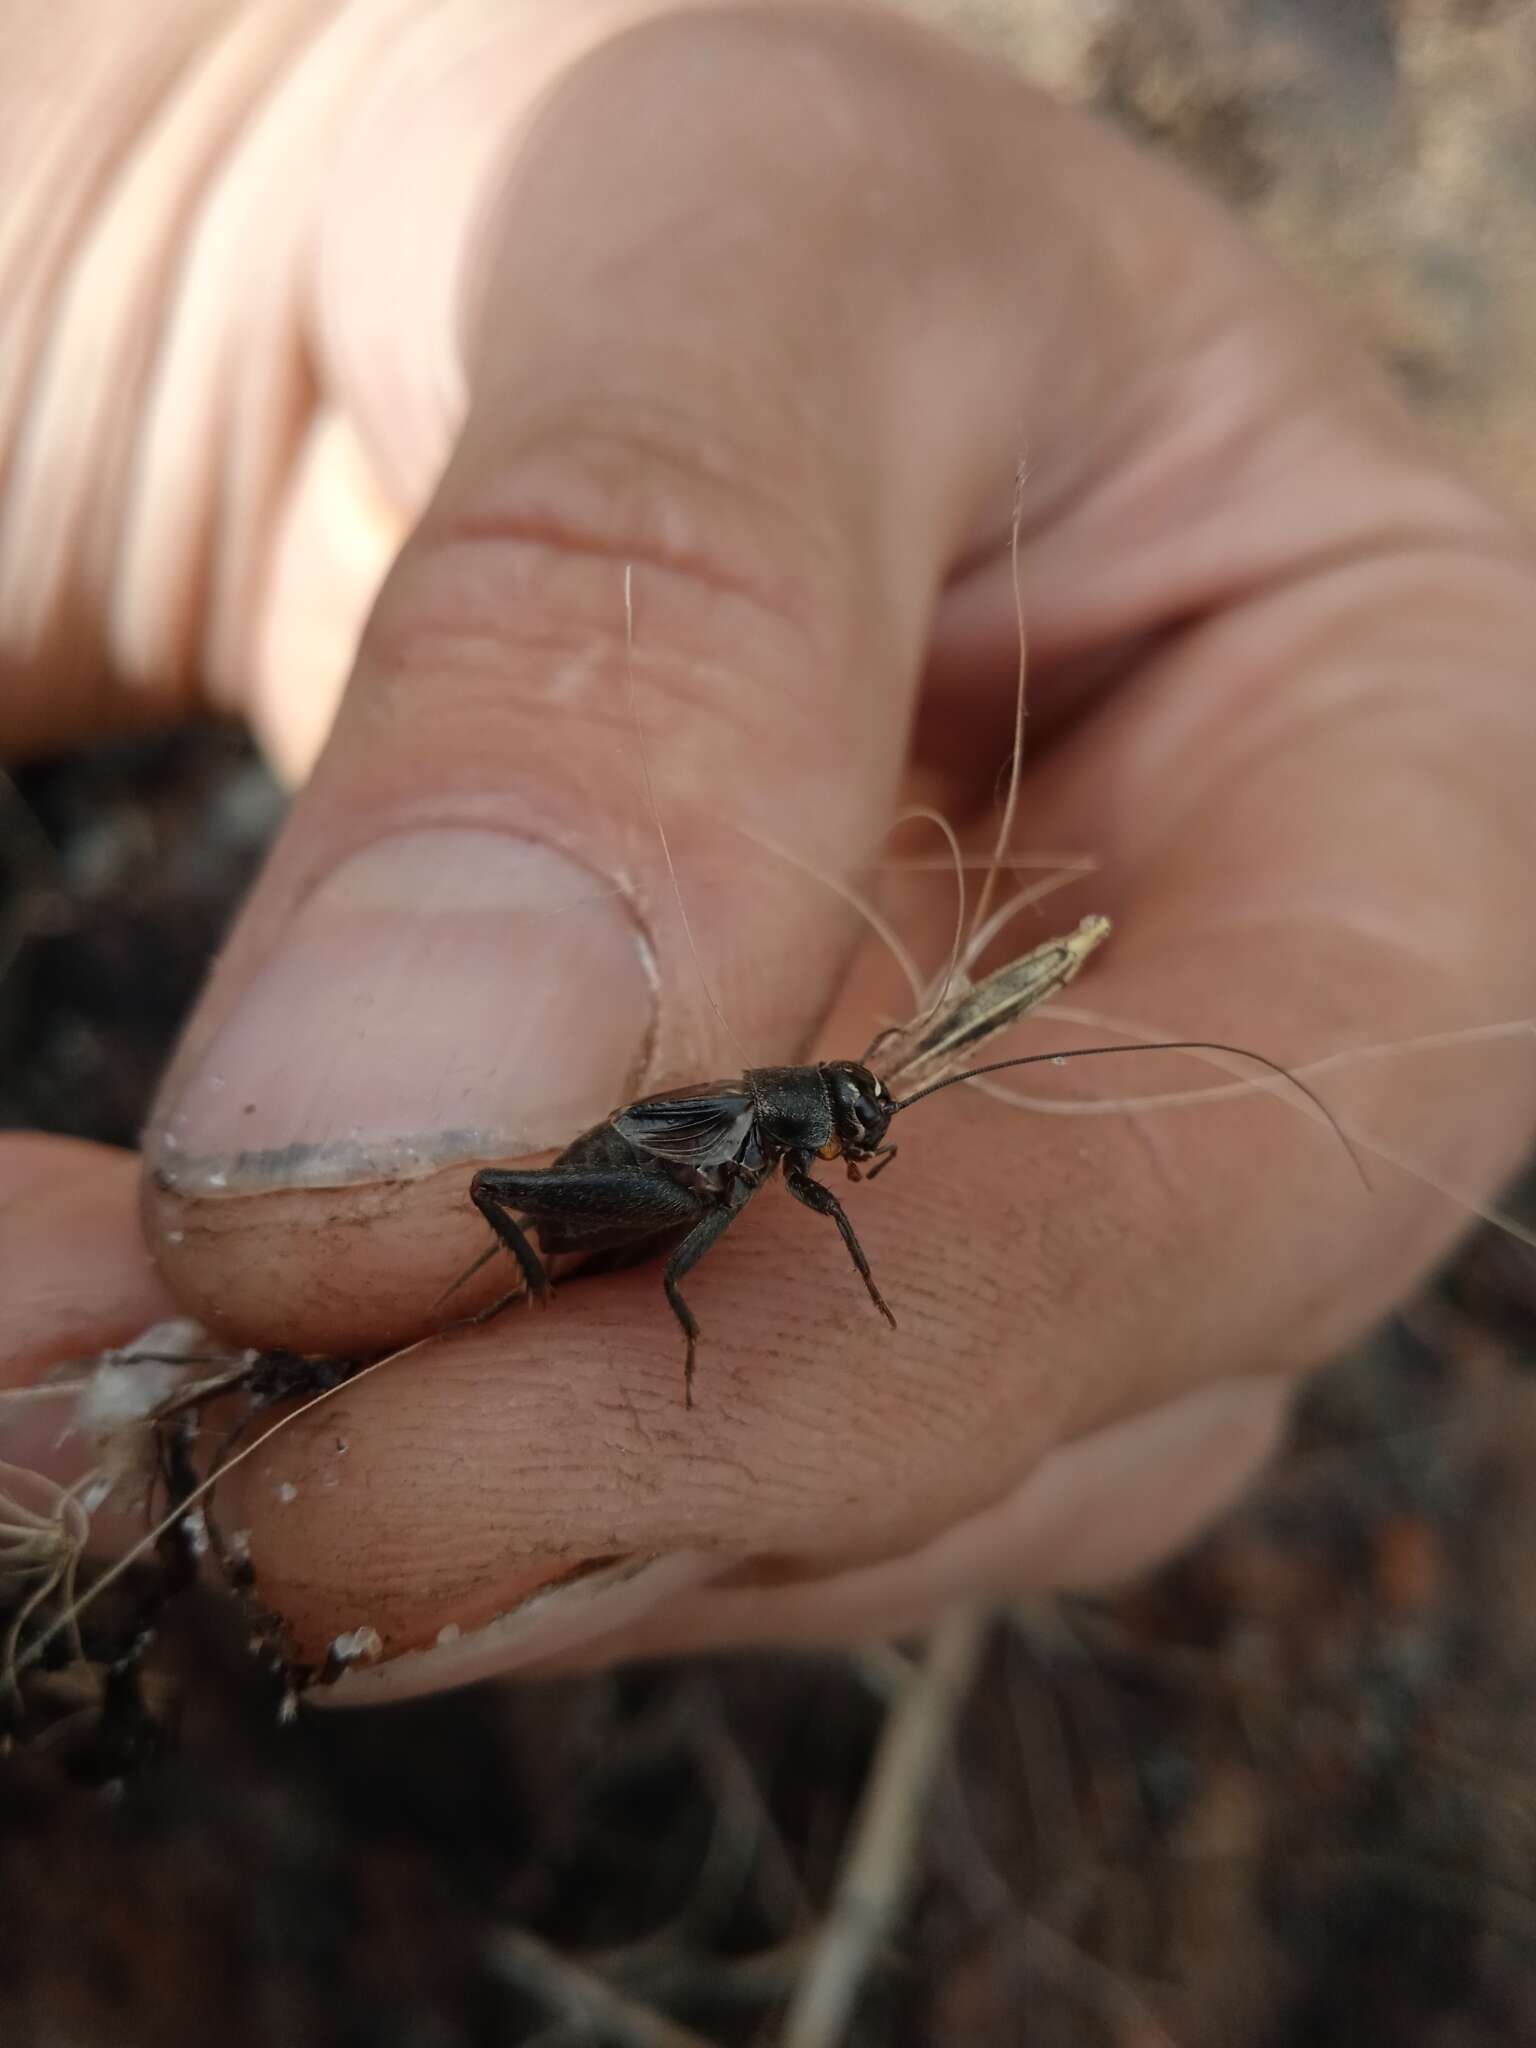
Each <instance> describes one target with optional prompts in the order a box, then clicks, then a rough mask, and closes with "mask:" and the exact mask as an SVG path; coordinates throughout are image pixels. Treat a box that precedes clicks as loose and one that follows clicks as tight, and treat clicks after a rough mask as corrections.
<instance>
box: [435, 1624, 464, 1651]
mask: <svg viewBox="0 0 1536 2048" xmlns="http://www.w3.org/2000/svg"><path fill="white" fill-rule="evenodd" d="M463 1633H464V1631H463V1630H462V1629H461V1628H460V1627H459V1624H458V1623H457V1622H456V1621H445V1622H444V1623H443V1625H442V1627H441V1628H440V1629H439V1630H438V1632H437V1642H438V1647H439V1648H440V1649H444V1650H446V1649H447V1647H448V1645H449V1644H450V1643H456V1642H457V1641H458V1640H459V1637H460V1636H461V1635H462V1634H463Z"/></svg>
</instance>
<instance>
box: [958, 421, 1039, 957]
mask: <svg viewBox="0 0 1536 2048" xmlns="http://www.w3.org/2000/svg"><path fill="white" fill-rule="evenodd" d="M1024 482H1025V467H1024V464H1023V463H1022V462H1021V463H1020V464H1019V468H1018V473H1017V475H1016V476H1015V477H1014V480H1013V524H1012V526H1011V528H1010V530H1009V535H1008V561H1009V567H1010V569H1011V572H1012V576H1013V617H1014V624H1015V627H1016V628H1017V631H1018V639H1019V677H1018V687H1017V688H1016V689H1015V691H1014V696H1013V754H1012V757H1011V759H1010V760H1009V763H1008V794H1007V796H1006V797H1005V798H1004V799H1003V814H1002V816H1001V818H999V820H998V823H997V840H996V843H995V846H994V848H993V853H992V864H991V866H990V867H989V868H988V870H987V873H986V877H985V879H984V880H983V882H982V885H981V894H980V895H979V896H978V897H977V899H976V914H975V918H974V920H973V922H972V926H971V929H972V932H973V933H974V932H977V931H979V930H980V929H981V927H982V926H983V925H984V924H985V923H986V918H987V911H988V909H989V908H990V907H991V903H992V892H993V890H994V889H995V888H996V886H997V878H998V875H999V874H1000V873H1001V871H1002V865H1003V856H1004V855H1005V854H1006V853H1007V851H1008V841H1009V840H1010V839H1011V838H1012V837H1013V821H1014V818H1015V816H1016V815H1017V812H1018V808H1019V783H1020V780H1021V778H1022V776H1023V773H1024V715H1025V711H1026V708H1027V696H1028V686H1029V642H1028V639H1027V638H1026V636H1025V632H1024V587H1023V582H1022V580H1021V578H1020V575H1019V536H1020V534H1021V532H1022V531H1023V526H1024Z"/></svg>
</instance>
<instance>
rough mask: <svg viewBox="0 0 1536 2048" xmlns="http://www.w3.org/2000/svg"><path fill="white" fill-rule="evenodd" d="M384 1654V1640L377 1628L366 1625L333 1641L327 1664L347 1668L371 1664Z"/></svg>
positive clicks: (349, 1631)
mask: <svg viewBox="0 0 1536 2048" xmlns="http://www.w3.org/2000/svg"><path fill="white" fill-rule="evenodd" d="M383 1654H384V1638H383V1637H382V1636H381V1635H380V1634H379V1632H378V1630H377V1629H376V1628H369V1627H368V1626H367V1625H366V1623H365V1624H364V1626H363V1627H362V1628H354V1629H349V1630H348V1631H347V1633H346V1634H345V1635H340V1636H336V1637H334V1638H333V1639H332V1642H331V1647H330V1650H329V1651H328V1653H327V1662H328V1663H331V1664H335V1665H341V1666H342V1667H345V1666H346V1665H348V1664H371V1663H372V1662H373V1660H374V1659H375V1658H376V1657H381V1656H383Z"/></svg>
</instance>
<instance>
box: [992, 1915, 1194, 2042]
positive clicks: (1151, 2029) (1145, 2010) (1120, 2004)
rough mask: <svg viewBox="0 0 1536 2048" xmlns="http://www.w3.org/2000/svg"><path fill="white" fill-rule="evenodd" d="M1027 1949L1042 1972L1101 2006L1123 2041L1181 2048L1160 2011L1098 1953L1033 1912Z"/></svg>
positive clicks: (1090, 2003)
mask: <svg viewBox="0 0 1536 2048" xmlns="http://www.w3.org/2000/svg"><path fill="white" fill-rule="evenodd" d="M1024 1950H1025V1954H1026V1956H1027V1957H1028V1959H1029V1960H1030V1961H1031V1962H1032V1963H1033V1964H1034V1965H1035V1967H1036V1968H1037V1969H1038V1970H1039V1971H1040V1973H1041V1975H1042V1976H1046V1977H1050V1978H1053V1979H1054V1980H1055V1982H1056V1983H1058V1984H1059V1985H1061V1987H1062V1989H1063V1990H1065V1991H1069V1992H1071V1993H1072V1994H1073V1995H1074V1996H1075V1997H1077V1998H1079V1999H1080V2000H1081V2001H1082V2003H1083V2004H1085V2005H1088V2006H1090V2007H1093V2008H1096V2009H1097V2011H1098V2012H1099V2013H1100V2014H1101V2015H1102V2016H1103V2018H1104V2019H1106V2020H1108V2021H1109V2023H1110V2025H1111V2026H1112V2027H1114V2028H1115V2029H1116V2031H1117V2034H1118V2037H1119V2038H1120V2039H1121V2040H1126V2041H1135V2042H1136V2043H1137V2048H1178V2043H1177V2042H1176V2041H1175V2040H1174V2038H1173V2036H1172V2035H1171V2034H1170V2033H1169V2032H1168V2030H1167V2028H1166V2027H1164V2026H1163V2025H1162V2024H1161V2023H1160V2022H1159V2020H1158V2018H1157V2015H1156V2014H1155V2013H1154V2012H1153V2011H1152V2009H1151V2007H1150V2006H1149V2005H1148V2004H1147V2003H1146V2001H1145V1999H1142V1998H1139V1997H1138V1996H1137V1995H1136V1993H1135V1992H1134V1991H1133V1990H1132V1989H1131V1987H1130V1985H1129V1984H1127V1983H1125V1981H1124V1980H1123V1979H1122V1978H1120V1977H1117V1976H1116V1975H1115V1973H1114V1971H1113V1970H1111V1969H1108V1968H1107V1967H1106V1966H1105V1965H1104V1964H1103V1963H1101V1962H1100V1961H1099V1960H1098V1958H1097V1957H1096V1956H1092V1955H1090V1954H1089V1953H1088V1951H1087V1950H1086V1949H1083V1948H1079V1947H1078V1945H1077V1943H1076V1942H1074V1941H1069V1940H1068V1939H1067V1937H1066V1935H1064V1934H1060V1933H1058V1932H1057V1930H1056V1929H1055V1928H1054V1927H1048V1926H1047V1925H1046V1923H1045V1922H1044V1921H1043V1920H1038V1919H1035V1918H1034V1917H1033V1916H1031V1917H1030V1918H1029V1919H1028V1920H1027V1921H1026V1922H1025V1925H1024Z"/></svg>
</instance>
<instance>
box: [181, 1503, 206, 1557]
mask: <svg viewBox="0 0 1536 2048" xmlns="http://www.w3.org/2000/svg"><path fill="white" fill-rule="evenodd" d="M181 1526H182V1528H183V1529H184V1530H185V1531H186V1536H187V1547H188V1549H189V1550H190V1551H191V1552H192V1555H193V1556H194V1557H206V1556H207V1555H208V1517H207V1516H206V1515H205V1514H204V1513H203V1511H202V1509H201V1508H188V1510H187V1512H186V1513H185V1514H184V1515H183V1516H182V1518H181Z"/></svg>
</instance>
